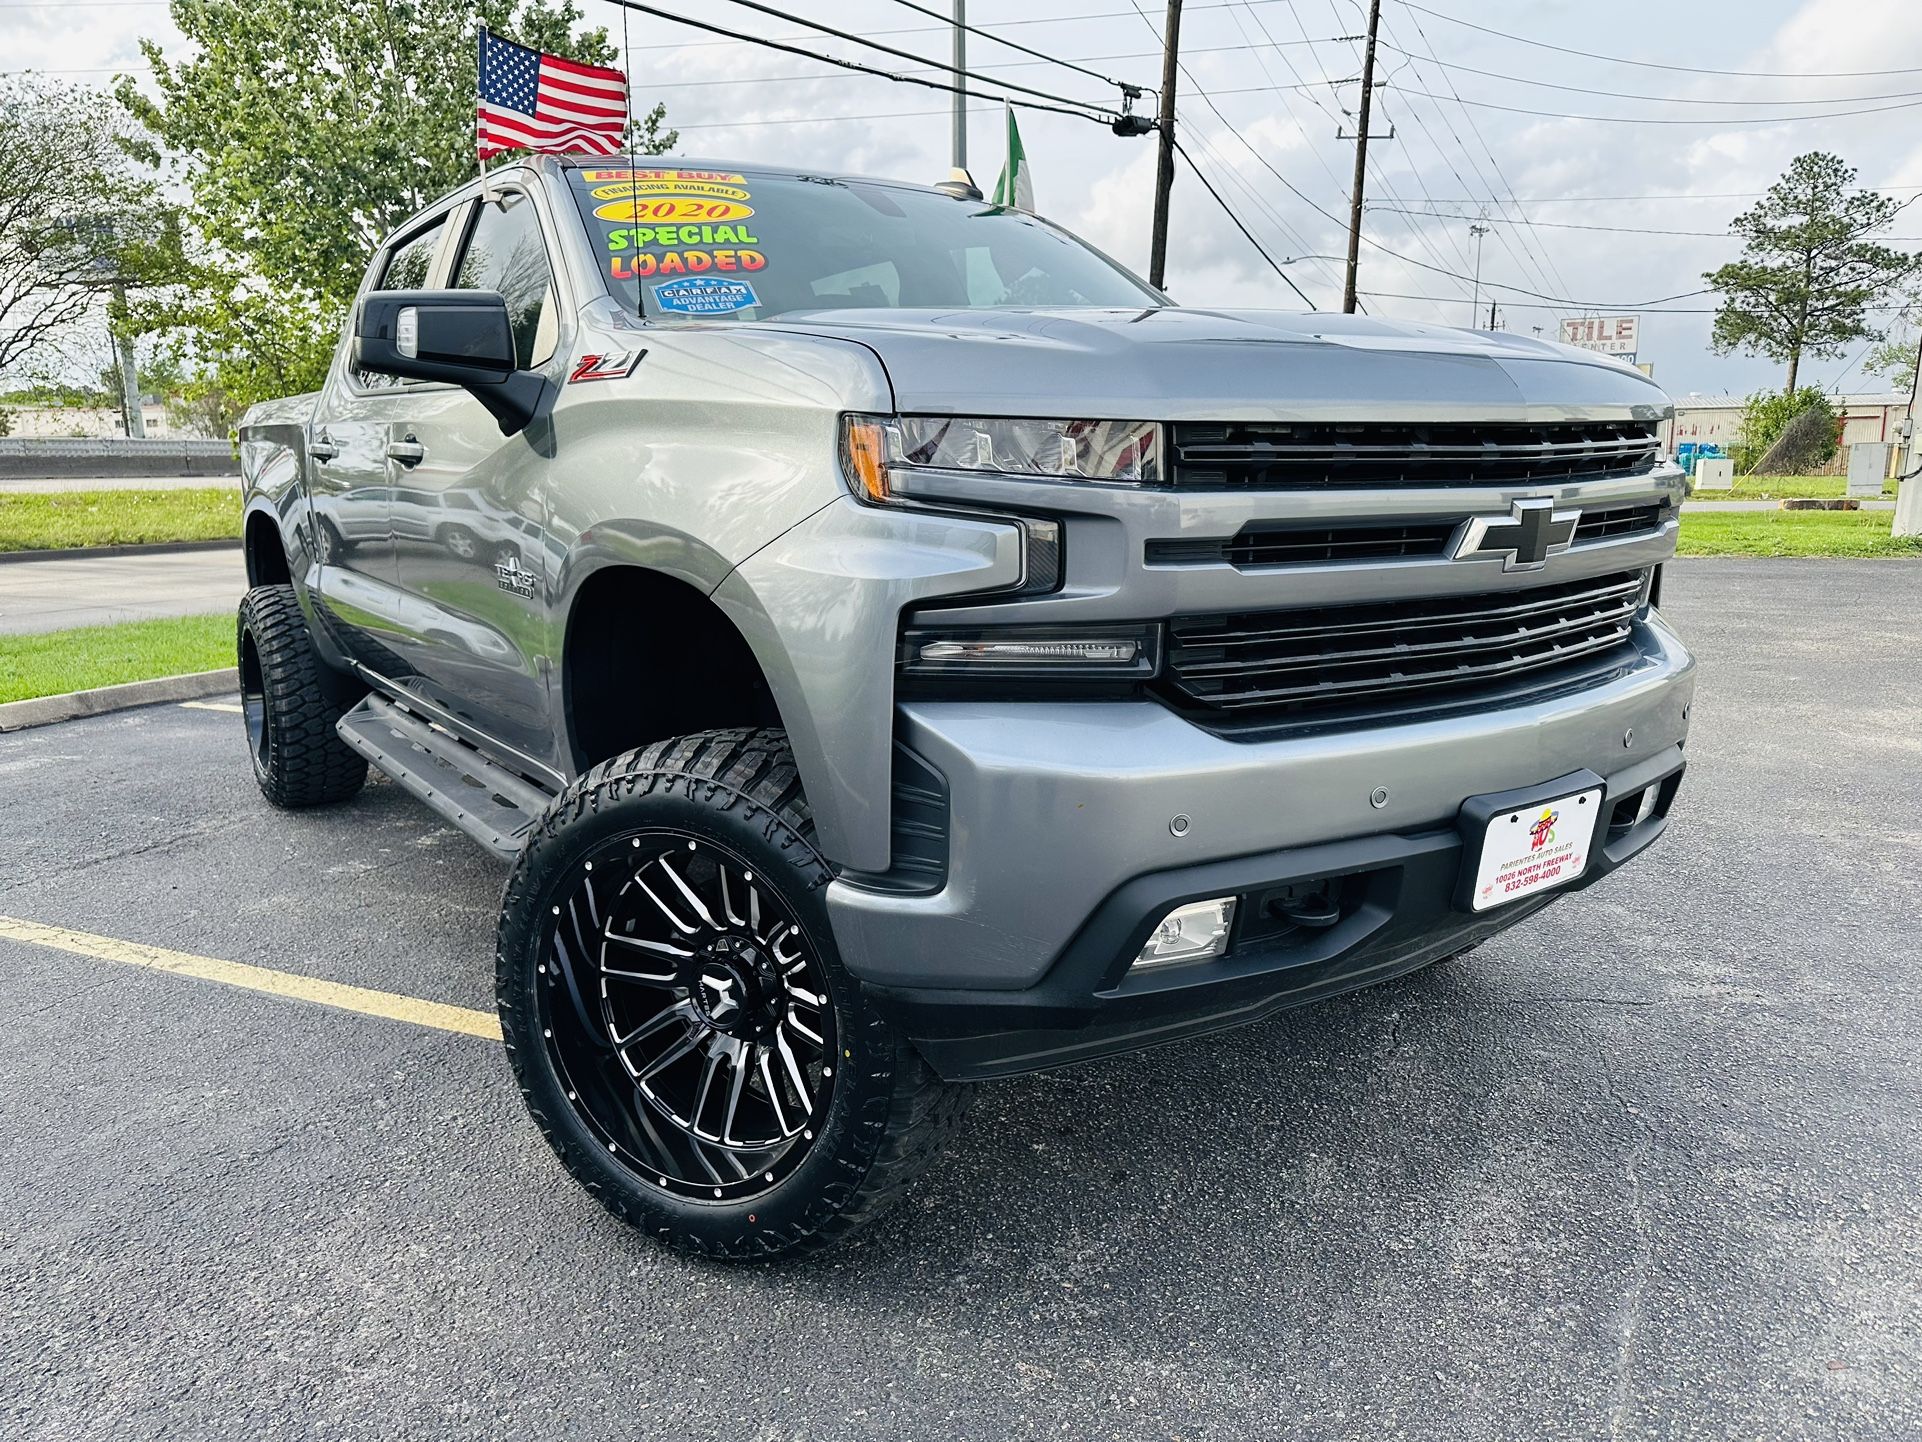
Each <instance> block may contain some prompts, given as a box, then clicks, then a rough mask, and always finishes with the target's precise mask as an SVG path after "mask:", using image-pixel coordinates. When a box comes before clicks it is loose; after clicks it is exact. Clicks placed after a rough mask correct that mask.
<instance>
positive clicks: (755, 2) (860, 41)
mask: <svg viewBox="0 0 1922 1442" xmlns="http://www.w3.org/2000/svg"><path fill="white" fill-rule="evenodd" d="M615 3H617V4H626V3H629V0H615ZM728 3H729V4H732V5H738V6H740V7H741V8H742V9H744V10H753V11H755V12H756V13H758V14H761V15H769V16H772V17H773V18H774V19H776V20H785V21H787V22H789V23H790V24H793V25H805V26H807V27H808V28H809V29H810V30H817V31H819V32H820V33H821V34H823V35H832V36H833V37H834V38H835V39H836V40H845V41H848V42H849V43H850V44H854V45H865V46H867V47H868V49H870V50H879V51H880V52H881V53H882V54H884V55H892V56H894V57H895V58H896V59H898V60H912V61H913V62H914V63H915V64H917V65H925V66H927V67H928V68H929V69H932V70H942V71H946V72H947V73H948V74H950V75H954V76H958V77H960V78H961V79H963V80H988V81H989V82H990V83H991V84H995V85H999V86H1000V87H1001V88H1002V89H1003V90H1019V91H1020V92H1022V93H1023V94H1024V95H1038V96H1040V97H1041V98H1042V99H1044V100H1051V101H1054V102H1056V103H1057V104H1058V105H1075V106H1079V107H1081V108H1082V109H1084V110H1092V111H1096V112H1102V111H1104V110H1107V109H1109V108H1108V107H1103V106H1100V105H1094V104H1090V103H1088V102H1087V101H1082V100H1074V99H1070V98H1069V97H1067V96H1062V95H1056V94H1054V93H1053V92H1052V91H1047V90H1037V89H1035V88H1034V87H1033V86H1032V85H1021V84H1018V83H1016V82H1015V81H1012V80H994V79H993V78H992V77H991V76H985V75H978V74H975V73H974V72H972V71H969V70H966V69H964V68H962V67H961V66H959V65H949V64H947V63H946V62H945V61H941V60H932V59H930V58H929V57H927V56H925V55H917V54H915V53H914V52H913V51H912V50H902V49H900V48H899V47H897V46H893V45H883V44H882V43H881V42H880V41H878V40H871V39H869V38H868V37H866V36H864V35H857V34H855V33H854V32H853V31H851V30H841V29H838V28H837V27H835V26H833V25H824V24H822V23H821V22H820V21H818V20H810V19H808V18H807V17H806V16H805V15H795V14H792V13H790V12H789V11H786V10H778V9H776V8H775V7H774V6H772V5H765V4H763V3H762V0H728ZM634 8H635V9H640V10H645V9H647V7H646V6H644V5H636V6H635V7H634ZM651 13H653V14H657V15H660V16H661V17H662V18H663V19H668V20H679V21H680V22H681V23H682V24H684V25H700V26H701V28H703V29H714V30H719V29H720V27H719V26H707V25H704V24H702V22H700V21H696V20H689V19H687V18H686V17H685V16H679V15H673V14H670V13H668V12H664V11H658V10H657V11H653V12H651ZM722 33H723V34H736V32H733V31H722ZM737 38H740V37H738V36H737ZM749 38H751V37H749ZM815 58H816V59H820V60H826V61H828V62H829V63H830V64H835V65H847V66H851V62H849V61H845V60H839V59H836V58H834V57H833V56H827V55H820V56H816V57H815ZM889 78H890V79H894V80H906V79H908V77H905V76H898V75H889ZM910 83H913V84H921V85H925V84H928V83H929V82H928V81H925V80H917V81H911V82H910ZM946 88H947V89H948V90H951V91H959V92H961V93H965V89H964V87H960V86H954V85H950V86H948V87H946ZM1110 113H1111V112H1110Z"/></svg>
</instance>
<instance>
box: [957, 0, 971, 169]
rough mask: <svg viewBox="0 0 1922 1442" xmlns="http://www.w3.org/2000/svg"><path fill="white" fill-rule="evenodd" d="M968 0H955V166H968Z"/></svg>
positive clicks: (959, 167)
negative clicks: (966, 27)
mask: <svg viewBox="0 0 1922 1442" xmlns="http://www.w3.org/2000/svg"><path fill="white" fill-rule="evenodd" d="M967 23H968V0H954V70H955V76H954V87H955V88H954V168H955V169H956V170H966V169H967V168H968V77H967V74H966V71H967V68H968V32H967V30H966V29H965V28H964V27H965V26H966V25H967Z"/></svg>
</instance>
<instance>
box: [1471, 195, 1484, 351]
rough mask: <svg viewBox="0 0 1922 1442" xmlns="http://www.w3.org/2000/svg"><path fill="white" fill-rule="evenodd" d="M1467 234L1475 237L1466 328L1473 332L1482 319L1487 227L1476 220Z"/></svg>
mask: <svg viewBox="0 0 1922 1442" xmlns="http://www.w3.org/2000/svg"><path fill="white" fill-rule="evenodd" d="M1468 233H1469V234H1470V235H1472V236H1474V237H1475V295H1474V299H1472V300H1470V301H1469V302H1468V328H1469V329H1470V330H1473V329H1474V328H1475V327H1476V325H1477V324H1479V322H1480V321H1481V318H1482V237H1483V236H1484V235H1487V234H1488V227H1487V226H1485V225H1483V224H1482V223H1481V222H1480V221H1479V220H1478V221H1475V222H1474V223H1473V224H1471V225H1470V226H1469V227H1468Z"/></svg>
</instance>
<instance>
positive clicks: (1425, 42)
mask: <svg viewBox="0 0 1922 1442" xmlns="http://www.w3.org/2000/svg"><path fill="white" fill-rule="evenodd" d="M1410 18H1411V19H1413V20H1414V25H1415V34H1416V35H1417V36H1418V37H1419V38H1420V40H1421V45H1422V49H1423V50H1425V51H1427V52H1428V58H1429V59H1430V60H1439V59H1440V58H1441V56H1440V54H1439V53H1438V52H1437V51H1436V49H1435V42H1434V41H1432V40H1430V39H1429V38H1428V32H1427V31H1426V30H1424V29H1423V28H1422V23H1421V21H1420V20H1419V19H1418V18H1415V17H1413V16H1411V17H1410ZM1411 63H1413V62H1412V61H1411ZM1442 79H1443V80H1444V81H1446V82H1447V84H1448V93H1449V94H1450V95H1452V96H1454V98H1455V104H1456V106H1457V108H1458V109H1460V110H1461V113H1462V118H1463V119H1464V120H1466V121H1467V122H1468V130H1469V133H1470V134H1471V135H1473V136H1474V137H1475V140H1476V143H1477V144H1479V145H1480V146H1481V148H1482V154H1484V155H1486V156H1487V157H1488V163H1489V164H1490V165H1491V166H1493V167H1494V169H1495V176H1496V179H1498V180H1500V181H1501V183H1502V189H1503V190H1505V191H1506V192H1507V193H1508V195H1509V197H1510V199H1509V201H1508V205H1512V206H1513V207H1514V210H1515V214H1516V215H1518V216H1520V217H1521V221H1522V224H1523V225H1524V226H1529V218H1528V212H1527V211H1526V210H1525V209H1523V208H1522V206H1521V204H1520V203H1519V202H1517V201H1515V200H1514V198H1513V197H1514V194H1515V183H1514V182H1513V181H1512V180H1510V179H1509V178H1508V174H1507V172H1506V171H1504V170H1503V169H1502V163H1501V161H1499V160H1497V159H1496V158H1495V152H1494V150H1493V149H1492V148H1491V147H1490V146H1489V144H1488V137H1487V136H1485V135H1483V134H1482V128H1481V126H1479V125H1478V124H1476V123H1475V113H1474V112H1473V111H1472V110H1470V109H1468V107H1467V106H1465V105H1463V104H1462V103H1461V91H1460V90H1458V89H1456V87H1455V82H1454V80H1453V79H1452V78H1451V77H1450V76H1449V74H1448V72H1447V71H1445V70H1444V71H1443V72H1442ZM1430 103H1432V104H1434V106H1435V114H1436V115H1437V116H1439V115H1440V114H1441V104H1440V102H1439V101H1438V100H1435V99H1434V98H1433V97H1431V101H1430ZM1448 133H1449V134H1450V135H1454V133H1455V129H1454V127H1453V126H1452V125H1451V126H1450V127H1449V128H1448ZM1456 143H1457V144H1460V143H1461V140H1460V137H1459V136H1457V137H1456ZM1463 153H1464V154H1467V153H1468V152H1467V147H1465V146H1464V147H1463ZM1468 162H1469V165H1470V167H1471V168H1472V169H1473V170H1474V172H1475V174H1476V175H1477V176H1478V177H1479V178H1480V179H1481V180H1482V182H1483V183H1484V184H1487V181H1488V177H1487V176H1485V175H1482V168H1481V165H1480V163H1479V162H1478V161H1476V159H1475V157H1474V156H1473V155H1472V154H1469V156H1468ZM1488 193H1489V198H1490V199H1491V200H1494V201H1495V209H1496V210H1497V211H1498V212H1499V213H1500V214H1501V215H1502V216H1503V218H1504V219H1505V218H1506V217H1507V213H1508V212H1507V207H1506V206H1505V205H1504V204H1503V202H1502V201H1501V200H1499V199H1497V198H1496V196H1495V188H1494V186H1492V185H1490V186H1489V188H1488ZM1531 237H1532V239H1531ZM1516 238H1517V239H1518V240H1520V241H1521V243H1522V249H1523V250H1525V251H1527V252H1528V254H1529V255H1530V257H1531V258H1532V259H1534V262H1535V274H1536V275H1537V276H1538V277H1540V278H1541V280H1542V283H1543V284H1544V285H1546V284H1548V276H1549V275H1550V274H1552V275H1553V276H1554V277H1555V282H1554V283H1555V284H1556V285H1558V286H1560V287H1562V288H1563V289H1567V288H1568V278H1567V277H1566V276H1564V275H1563V274H1562V272H1561V267H1560V266H1558V265H1556V264H1555V258H1554V256H1552V255H1550V254H1549V252H1548V246H1547V243H1546V242H1545V241H1542V239H1541V233H1540V232H1539V231H1536V230H1535V229H1534V228H1533V227H1532V226H1529V230H1528V234H1527V235H1518V236H1517V237H1516ZM1495 239H1496V240H1497V241H1498V242H1499V243H1500V244H1501V247H1502V249H1503V250H1507V251H1509V252H1510V253H1511V254H1513V249H1512V247H1510V245H1509V244H1508V237H1507V235H1506V234H1505V233H1504V232H1503V231H1500V230H1497V231H1496V232H1495ZM1537 244H1540V246H1541V250H1540V253H1539V255H1537V252H1536V249H1535V247H1536V245H1537ZM1543 261H1546V262H1547V264H1546V266H1544V265H1543V264H1542V262H1543Z"/></svg>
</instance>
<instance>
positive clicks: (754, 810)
mask: <svg viewBox="0 0 1922 1442" xmlns="http://www.w3.org/2000/svg"><path fill="white" fill-rule="evenodd" d="M676 790H678V791H680V793H681V794H682V795H683V796H685V797H687V798H689V799H692V800H697V801H699V802H701V803H703V804H704V805H706V806H708V807H711V808H713V809H715V810H717V811H719V812H721V813H722V814H734V815H738V816H740V817H741V818H742V819H744V820H746V821H747V822H749V824H751V825H753V826H754V827H755V829H756V830H758V831H759V832H760V834H761V836H762V837H763V839H765V840H766V841H768V842H769V843H771V844H773V845H775V846H777V847H778V848H779V849H780V850H781V851H782V852H783V854H784V855H785V856H786V857H787V859H788V860H789V861H790V862H791V863H792V865H793V866H794V868H795V870H796V872H797V873H798V875H797V876H796V877H795V878H794V879H795V880H796V881H797V882H798V883H799V884H800V885H801V886H803V887H804V888H806V889H808V890H818V889H819V888H821V887H825V886H826V885H827V884H828V883H829V882H830V881H831V880H832V879H833V875H834V874H833V871H832V870H831V868H830V866H829V864H828V862H827V860H826V859H825V858H824V857H823V856H822V855H821V853H820V851H819V850H818V848H817V847H816V845H815V839H814V838H815V830H814V818H813V814H812V813H811V812H810V810H809V809H808V804H807V798H806V795H805V794H804V793H803V791H802V789H801V785H800V774H799V771H798V769H797V768H796V767H795V764H794V756H793V753H792V751H791V750H790V749H789V746H788V741H787V733H786V732H785V731H782V730H779V729H775V728H737V729H732V730H725V731H707V732H702V733H699V734H696V735H692V736H677V737H672V738H670V739H667V740H663V741H656V742H654V743H652V744H651V745H648V746H645V747H642V748H640V749H638V750H635V751H629V752H626V753H624V754H622V755H619V756H615V757H612V758H610V759H609V760H606V761H603V762H601V763H599V764H598V765H596V766H594V767H592V768H591V769H589V770H588V771H587V772H585V773H583V774H582V775H581V776H580V777H579V778H578V779H577V780H576V781H575V782H574V783H573V784H572V785H571V786H569V787H568V788H567V790H565V791H564V792H562V793H561V795H560V796H559V797H558V798H556V800H555V801H554V802H553V804H552V805H550V806H549V807H548V809H547V811H546V813H545V814H544V815H543V816H542V818H541V820H540V821H539V822H538V823H537V824H536V825H535V827H534V829H533V831H532V832H531V833H530V835H529V837H528V840H527V842H526V845H525V847H524V848H523V850H522V853H521V857H520V860H519V861H518V862H517V863H516V865H515V867H514V871H513V874H512V875H511V876H510V877H509V878H508V882H507V886H506V889H505V890H504V892H503V894H502V899H501V904H502V911H503V914H504V915H505V914H506V913H507V912H508V911H510V910H511V909H513V908H516V907H526V906H530V905H533V904H535V903H534V896H533V884H532V879H533V877H535V876H536V875H538V874H539V869H540V868H539V865H538V863H539V861H540V860H541V858H542V856H543V854H544V853H545V852H547V851H548V850H549V849H550V848H551V847H553V846H555V845H558V844H562V841H563V838H564V836H565V834H566V832H567V830H568V828H569V826H570V824H571V823H572V822H574V821H576V820H578V819H580V818H582V817H584V816H587V815H590V814H592V813H594V812H596V811H598V810H600V809H601V808H602V807H604V806H605V805H608V804H610V803H611V802H613V801H614V800H616V799H621V800H625V799H627V798H629V797H633V796H646V795H651V794H655V793H657V792H660V793H672V792H674V791H676ZM496 960H497V965H498V974H497V982H498V987H497V997H498V1001H499V1006H500V1013H501V1022H502V1031H503V1033H504V1036H505V1039H506V1044H507V1051H508V1056H509V1059H510V1060H511V1061H512V1062H513V1064H514V1071H515V1077H516V1080H517V1081H518V1083H519V1084H520V1088H521V1095H522V1096H523V1098H525V1100H526V1102H527V1106H528V1110H529V1111H530V1112H531V1113H532V1114H533V1116H534V1120H535V1122H536V1124H537V1125H539V1127H540V1128H541V1131H542V1133H543V1134H544V1135H545V1136H546V1138H547V1140H548V1143H549V1144H550V1145H551V1146H552V1147H553V1148H554V1151H555V1153H556V1154H557V1155H558V1156H559V1157H560V1159H561V1162H562V1164H563V1165H564V1166H565V1167H566V1168H567V1170H568V1171H569V1172H570V1173H571V1174H572V1175H573V1177H574V1178H575V1180H576V1181H578V1182H579V1183H580V1184H581V1185H582V1186H583V1187H584V1188H586V1189H587V1191H588V1192H589V1193H591V1194H592V1195H593V1196H594V1197H595V1198H596V1199H597V1200H598V1201H599V1202H600V1203H601V1204H602V1205H603V1206H604V1207H606V1208H607V1209H608V1210H609V1211H610V1212H612V1213H613V1214H614V1215H615V1216H617V1217H619V1218H620V1219H621V1220H622V1221H625V1222H627V1223H628V1224H629V1225H632V1226H634V1227H637V1228H639V1229H641V1230H644V1231H650V1232H653V1233H654V1234H655V1235H657V1236H658V1237H660V1239H661V1240H663V1241H665V1242H667V1243H669V1244H670V1245H673V1246H676V1247H678V1248H680V1249H681V1250H684V1251H689V1252H694V1253H698V1254H702V1255H707V1256H710V1257H713V1258H715V1259H717V1260H718V1259H727V1260H767V1259H771V1258H773V1257H776V1256H788V1257H791V1256H794V1255H796V1254H799V1253H806V1252H811V1251H814V1250H816V1249H818V1248H821V1247H824V1246H827V1245H830V1244H831V1243H833V1242H836V1241H838V1240H840V1239H841V1238H843V1237H845V1236H847V1235H848V1234H849V1233H851V1232H853V1231H856V1230H858V1229H859V1228H861V1227H862V1226H864V1225H866V1224H867V1223H868V1222H869V1221H871V1220H872V1219H874V1218H875V1217H876V1216H878V1215H880V1214H881V1213H882V1212H884V1211H886V1210H887V1209H888V1208H889V1207H891V1206H892V1205H893V1204H894V1203H895V1202H896V1201H898V1200H899V1198H900V1196H901V1194H902V1193H903V1192H904V1191H905V1190H906V1189H907V1187H908V1185H909V1184H910V1183H911V1182H912V1181H913V1180H914V1179H915V1177H916V1176H918V1175H919V1174H920V1172H921V1171H922V1169H923V1168H924V1167H925V1166H926V1165H927V1163H928V1162H929V1161H930V1160H931V1159H932V1158H933V1157H934V1156H935V1155H936V1154H937V1153H938V1152H939V1151H940V1150H941V1149H942V1147H943V1146H944V1145H945V1144H946V1143H947V1141H948V1139H949V1138H950V1136H951V1135H952V1134H953V1132H954V1131H955V1129H956V1128H957V1127H958V1126H959V1124H960V1121H961V1117H962V1114H963V1112H964V1111H965V1109H966V1101H967V1096H968V1093H967V1090H966V1089H965V1088H962V1087H957V1086H953V1085H950V1084H949V1083H946V1082H943V1081H942V1080H941V1079H940V1078H939V1077H938V1076H936V1075H935V1073H934V1071H933V1070H932V1068H930V1067H929V1066H928V1064H927V1063H926V1062H925V1061H924V1060H923V1059H922V1058H921V1055H920V1053H919V1052H917V1051H916V1050H915V1049H914V1048H913V1046H911V1045H910V1044H909V1043H908V1042H907V1041H906V1040H904V1039H903V1038H901V1037H900V1036H899V1034H898V1033H896V1032H895V1030H894V1028H893V1027H892V1026H890V1025H889V1024H888V1023H887V1022H886V1021H885V1020H884V1019H883V1018H882V1017H881V1016H880V1015H879V1013H877V1012H875V1011H874V1010H873V1008H872V1007H871V1006H870V1005H868V1004H867V1003H866V1002H865V1001H863V1000H862V999H860V998H859V997H856V998H855V1006H854V1008H853V1010H854V1011H855V1012H857V1013H858V1017H859V1023H860V1024H861V1025H863V1026H865V1027H867V1028H869V1029H870V1031H871V1036H870V1046H871V1049H872V1051H873V1054H874V1055H875V1056H884V1057H887V1058H888V1059H889V1065H890V1067H891V1075H892V1078H893V1085H892V1087H891V1089H889V1090H887V1091H885V1092H882V1093H877V1094H876V1095H873V1096H870V1097H869V1098H868V1099H867V1100H866V1103H865V1106H864V1110H863V1111H862V1112H861V1113H860V1114H858V1115H856V1116H855V1117H853V1118H852V1119H851V1120H852V1125H853V1126H854V1127H855V1128H856V1129H862V1130H868V1131H871V1132H873V1133H875V1134H877V1136H878V1138H879V1140H878V1143H877V1145H876V1147H875V1149H874V1152H873V1154H872V1156H871V1157H870V1158H869V1159H868V1160H867V1162H866V1165H865V1167H864V1168H860V1169H858V1170H857V1171H856V1174H855V1175H852V1176H849V1177H847V1178H845V1179H842V1180H838V1181H836V1182H834V1183H831V1184H830V1185H829V1186H827V1187H824V1188H823V1189H822V1193H821V1202H820V1204H819V1205H816V1206H814V1207H812V1208H810V1209H809V1215H808V1216H807V1218H806V1219H805V1220H804V1221H803V1222H802V1223H801V1224H800V1225H797V1226H794V1227H789V1228H786V1229H778V1230H777V1229H774V1228H767V1227H762V1228H758V1229H756V1230H753V1231H746V1232H743V1233H742V1234H740V1235H739V1236H738V1237H736V1238H734V1239H732V1240H730V1241H724V1242H715V1241H713V1240H711V1239H703V1238H700V1237H697V1236H693V1235H690V1234H688V1233H685V1232H678V1233H677V1232H674V1231H671V1230H669V1229H666V1228H663V1227H661V1226H659V1225H658V1223H657V1222H656V1221H654V1220H653V1219H651V1218H649V1217H648V1216H646V1215H645V1214H644V1213H643V1212H642V1209H641V1208H640V1207H639V1206H638V1205H637V1204H636V1203H635V1202H634V1200H633V1199H631V1198H629V1197H627V1196H626V1195H624V1194H623V1193H622V1192H621V1191H619V1190H618V1189H615V1188H612V1187H609V1186H607V1185H605V1183H604V1181H603V1179H602V1176H601V1174H600V1172H599V1170H598V1168H600V1167H601V1166H604V1165H605V1163H604V1162H603V1161H602V1159H601V1158H599V1157H594V1158H592V1159H591V1162H590V1159H589V1158H588V1157H586V1156H584V1155H582V1154H581V1149H580V1148H579V1147H578V1146H577V1144H576V1143H575V1142H573V1141H572V1140H571V1139H570V1138H569V1137H568V1136H566V1135H565V1134H563V1133H562V1132H561V1130H560V1129H559V1128H557V1127H556V1126H555V1125H554V1123H553V1121H552V1119H551V1118H549V1117H548V1116H547V1115H546V1114H545V1111H544V1109H543V1107H542V1105H541V1103H540V1101H539V1099H538V1098H537V1096H536V1095H535V1092H534V1089H533V1088H532V1087H531V1086H530V1085H529V1083H528V1080H527V1077H526V1074H525V1068H524V1065H523V1063H522V1061H521V1051H522V1049H523V1047H525V1046H528V1045H534V1044H537V1041H536V1039H535V1038H533V1037H532V1036H531V1035H529V1034H528V1033H526V1032H525V1031H524V1030H523V1025H522V1014H521V1013H520V1012H519V1011H518V1010H517V1009H516V1007H515V1005H514V1000H513V995H514V988H515V986H516V984H517V983H516V980H515V976H514V962H513V960H512V959H511V958H510V956H509V954H508V952H507V950H506V949H505V948H504V947H503V948H502V949H501V950H500V951H499V952H498V953H497V957H496ZM530 1024H531V1023H530Z"/></svg>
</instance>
